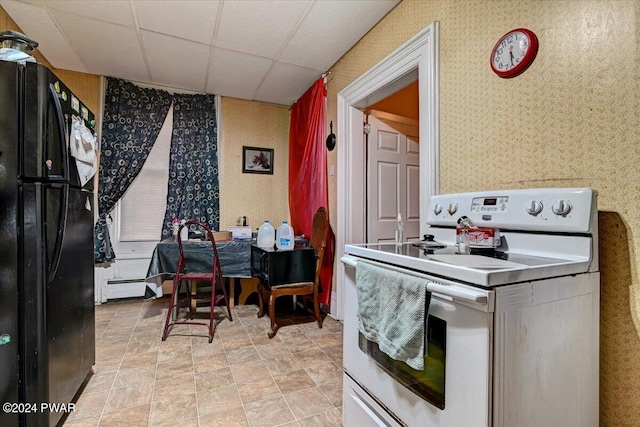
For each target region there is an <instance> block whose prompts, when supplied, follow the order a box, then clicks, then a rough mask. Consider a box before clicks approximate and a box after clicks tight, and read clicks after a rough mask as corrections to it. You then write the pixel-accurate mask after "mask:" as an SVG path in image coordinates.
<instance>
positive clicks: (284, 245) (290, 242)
mask: <svg viewBox="0 0 640 427" xmlns="http://www.w3.org/2000/svg"><path fill="white" fill-rule="evenodd" d="M294 245H295V236H294V235H293V227H291V226H290V225H289V223H287V221H284V222H283V223H282V225H280V227H278V231H277V233H276V247H277V248H278V249H280V250H285V251H286V250H292V249H293V246H294Z"/></svg>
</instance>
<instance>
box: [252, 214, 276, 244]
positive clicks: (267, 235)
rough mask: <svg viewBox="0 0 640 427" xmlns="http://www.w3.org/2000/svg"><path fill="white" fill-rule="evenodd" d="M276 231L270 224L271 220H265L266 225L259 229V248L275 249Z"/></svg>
mask: <svg viewBox="0 0 640 427" xmlns="http://www.w3.org/2000/svg"><path fill="white" fill-rule="evenodd" d="M275 231H276V230H275V229H274V228H273V225H271V224H270V223H269V220H265V221H264V224H262V225H261V226H260V228H259V229H258V239H257V240H258V241H257V242H256V243H257V244H258V247H260V248H263V249H273V245H274V244H275V243H276V242H275Z"/></svg>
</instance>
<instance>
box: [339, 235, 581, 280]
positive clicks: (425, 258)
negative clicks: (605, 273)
mask: <svg viewBox="0 0 640 427" xmlns="http://www.w3.org/2000/svg"><path fill="white" fill-rule="evenodd" d="M345 252H346V254H347V255H352V256H357V257H360V258H364V259H369V260H372V261H377V262H382V263H388V264H391V265H395V266H397V267H403V268H408V269H411V270H415V271H419V272H422V273H426V274H432V275H435V276H440V277H443V278H446V279H449V280H455V281H460V282H466V283H470V284H474V285H479V286H483V287H494V286H500V285H506V284H512V283H519V282H526V281H531V280H540V279H545V278H549V277H557V276H565V275H569V274H578V273H584V272H587V271H588V269H589V259H588V258H586V257H580V258H576V259H565V258H551V257H543V256H534V255H526V254H518V253H509V252H501V251H484V252H482V251H472V254H471V255H462V254H457V253H456V248H455V247H454V246H447V247H446V248H444V249H438V250H435V251H430V250H423V249H421V248H419V247H416V246H415V245H414V244H413V243H404V244H403V245H402V246H400V247H396V245H395V244H393V243H365V244H354V245H346V246H345Z"/></svg>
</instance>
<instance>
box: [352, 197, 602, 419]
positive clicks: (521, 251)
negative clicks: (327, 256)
mask: <svg viewBox="0 0 640 427" xmlns="http://www.w3.org/2000/svg"><path fill="white" fill-rule="evenodd" d="M428 212H429V215H428V218H427V221H426V222H427V224H428V225H429V227H428V229H427V233H428V234H429V235H431V236H432V237H431V236H430V237H429V241H425V242H422V243H419V242H407V243H404V244H403V245H401V246H396V245H395V244H360V245H346V246H345V254H346V255H345V256H344V257H343V259H342V261H343V263H344V264H345V269H346V270H345V273H346V278H347V280H346V283H345V326H344V370H345V376H344V406H343V414H344V416H343V423H344V425H345V426H347V427H349V426H358V427H360V426H367V425H372V426H373V425H392V426H395V425H406V426H439V427H440V426H446V427H458V426H465V427H472V426H483V427H487V426H502V427H510V426H530V427H538V426H542V425H544V426H553V425H562V426H575V427H584V426H597V425H598V365H599V364H598V352H599V347H598V343H599V338H598V334H599V272H598V252H597V244H598V238H597V237H598V236H597V204H596V192H595V191H593V190H591V189H587V188H569V189H566V188H564V189H529V190H508V191H505V190H500V191H491V192H481V193H465V194H449V195H439V196H434V197H432V198H431V200H430V202H429V209H428ZM461 217H467V218H468V219H469V220H470V221H471V223H472V224H473V225H474V226H478V227H491V228H499V229H500V234H501V241H500V245H499V246H497V247H495V248H485V247H472V248H471V252H470V253H464V254H461V253H459V248H458V247H457V246H456V226H457V225H458V221H459V219H460V218H461ZM359 262H368V263H370V264H373V265H376V266H379V267H383V268H385V269H388V270H391V271H394V272H396V273H397V274H399V275H400V274H407V275H411V276H417V277H420V278H423V279H424V280H425V282H426V289H427V290H428V291H429V292H430V293H431V299H430V304H429V307H428V316H427V317H426V318H425V319H416V322H419V321H424V322H425V323H426V325H427V327H426V331H427V332H426V335H427V336H426V340H427V349H428V356H425V369H424V371H415V370H413V369H412V368H410V367H409V366H407V365H406V364H404V363H403V362H398V361H395V360H393V359H391V358H390V357H388V356H387V355H386V354H384V353H383V352H381V351H380V349H379V348H378V347H377V344H376V343H373V342H370V341H367V340H366V339H364V337H363V336H362V335H361V334H359V331H358V326H357V307H358V299H357V293H356V286H357V284H356V280H355V277H356V273H355V269H356V268H357V265H358V263H359ZM386 286H388V285H386Z"/></svg>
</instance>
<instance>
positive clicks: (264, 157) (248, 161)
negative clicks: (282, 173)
mask: <svg viewBox="0 0 640 427" xmlns="http://www.w3.org/2000/svg"><path fill="white" fill-rule="evenodd" d="M242 172H243V173H265V174H270V175H273V148H262V147H242Z"/></svg>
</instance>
